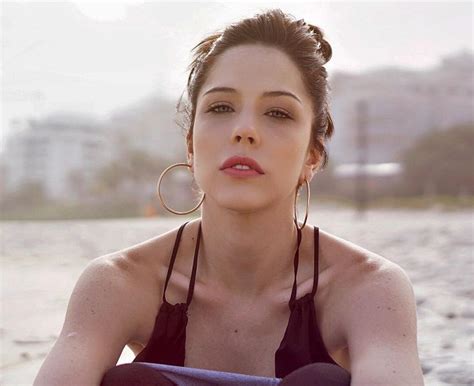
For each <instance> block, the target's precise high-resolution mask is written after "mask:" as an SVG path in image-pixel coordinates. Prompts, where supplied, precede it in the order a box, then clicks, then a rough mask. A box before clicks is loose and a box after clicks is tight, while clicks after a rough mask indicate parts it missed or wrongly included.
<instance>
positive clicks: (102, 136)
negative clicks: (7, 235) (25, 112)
mask: <svg viewBox="0 0 474 386" xmlns="http://www.w3.org/2000/svg"><path fill="white" fill-rule="evenodd" d="M11 124H12V125H13V130H12V132H14V135H11V136H10V137H8V138H7V139H6V146H5V149H4V153H3V154H2V169H3V172H2V180H3V182H2V189H3V190H4V192H12V191H16V190H18V189H20V188H21V186H24V185H26V184H31V183H37V184H38V186H39V187H41V189H42V190H43V192H44V194H45V195H46V196H47V197H49V198H52V199H59V200H62V199H70V198H76V197H78V196H80V194H81V191H82V189H83V187H84V185H85V184H86V183H87V182H88V181H90V180H91V178H92V176H93V175H94V172H95V171H96V170H97V168H98V167H99V166H100V165H103V164H104V163H105V162H107V161H108V160H109V159H110V156H111V152H110V147H109V146H108V145H107V138H106V133H105V131H104V129H103V128H102V125H101V124H100V123H99V122H97V121H95V120H93V119H90V118H88V117H85V116H84V115H79V114H69V113H67V114H66V113H59V114H54V115H51V116H48V117H46V118H44V119H26V120H15V121H13V122H11Z"/></svg>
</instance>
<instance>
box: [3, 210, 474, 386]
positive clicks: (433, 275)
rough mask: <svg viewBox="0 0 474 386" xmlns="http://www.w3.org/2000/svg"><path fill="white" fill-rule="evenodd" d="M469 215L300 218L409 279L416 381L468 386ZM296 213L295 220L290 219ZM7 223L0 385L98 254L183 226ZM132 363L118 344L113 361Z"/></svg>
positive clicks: (473, 330) (46, 331) (31, 359)
mask: <svg viewBox="0 0 474 386" xmlns="http://www.w3.org/2000/svg"><path fill="white" fill-rule="evenodd" d="M473 215H474V211H472V210H464V211H450V212H445V211H442V210H439V209H430V210H395V209H393V210H388V209H377V210H375V209H372V210H370V211H369V212H367V213H366V214H365V216H363V217H359V216H358V215H357V213H356V212H355V211H354V210H352V209H346V208H337V207H330V206H324V207H317V206H316V207H312V209H311V211H310V215H309V218H308V222H309V223H311V224H313V225H316V226H319V227H320V228H321V229H323V230H325V231H327V232H330V233H333V234H334V235H336V236H338V237H341V238H343V239H346V240H348V241H350V242H352V243H354V244H357V245H359V246H361V247H363V248H365V249H368V250H370V251H372V252H375V253H377V254H379V255H382V256H383V257H385V258H387V259H389V260H391V261H393V262H395V263H397V264H398V265H400V266H401V267H402V268H403V269H404V270H405V271H406V273H407V274H408V276H409V278H410V280H411V282H412V283H413V287H414V291H415V296H416V301H417V318H418V349H419V355H420V360H421V363H422V368H423V373H424V378H425V384H426V385H474V374H473V373H474V355H473V353H474V304H473V302H472V299H473V297H474V285H473V280H472V278H473V277H474V260H473V237H474V236H473V235H474V227H473V218H474V216H473ZM300 217H302V215H301V214H300ZM187 219H188V217H186V216H176V217H173V218H126V219H107V220H77V221H74V220H68V221H7V222H2V223H0V228H1V230H0V231H1V250H0V256H1V260H0V261H1V278H0V279H1V291H2V292H1V304H2V307H1V310H0V312H1V325H0V337H1V347H2V352H1V360H2V363H1V371H0V373H1V375H0V384H1V385H31V384H32V383H33V380H34V377H35V376H36V374H37V372H38V370H39V368H40V366H41V364H42V362H43V360H44V358H45V357H46V355H47V353H48V352H49V350H50V349H51V347H52V346H53V344H54V342H55V340H56V339H57V337H58V335H59V332H60V330H61V327H62V324H63V322H64V316H65V312H66V308H67V304H68V300H69V297H70V295H71V292H72V289H73V288H74V285H75V283H76V281H77V279H78V277H79V275H80V274H81V272H82V271H83V269H84V268H85V266H86V265H87V263H88V262H89V261H90V260H91V259H93V258H96V257H98V256H101V255H104V254H108V253H111V252H114V251H117V250H120V249H122V248H125V247H128V246H131V245H133V244H137V243H139V242H142V241H144V240H147V239H149V238H151V237H154V236H156V235H159V234H161V233H163V232H165V231H168V230H169V229H172V228H174V227H177V226H179V225H181V224H182V223H183V222H185V221H187ZM132 360H133V354H132V352H131V351H130V350H129V349H128V348H125V349H124V351H123V353H122V356H121V357H120V360H119V361H118V364H120V363H127V362H131V361H132Z"/></svg>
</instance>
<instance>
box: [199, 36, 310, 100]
mask: <svg viewBox="0 0 474 386" xmlns="http://www.w3.org/2000/svg"><path fill="white" fill-rule="evenodd" d="M218 86H229V87H234V88H236V89H237V90H239V91H241V92H245V93H247V92H248V93H255V94H260V93H261V92H262V90H264V91H266V90H279V89H284V90H287V91H290V92H292V93H294V94H296V95H297V96H298V97H299V98H300V99H301V100H302V99H303V98H308V96H307V94H306V90H305V88H304V84H303V80H302V78H301V74H300V71H299V69H298V67H296V65H295V64H294V63H293V62H292V61H291V59H290V58H289V56H288V55H287V54H285V53H284V52H282V51H281V50H279V49H277V48H274V47H267V46H263V45H255V44H254V45H241V46H237V47H232V48H230V49H228V50H226V51H224V52H223V53H222V54H221V55H219V56H218V57H217V59H216V61H215V62H214V64H213V66H212V67H211V69H210V71H209V74H208V76H207V79H206V82H205V83H204V85H203V87H202V88H201V90H200V95H202V94H203V93H204V92H206V91H207V90H208V89H210V88H212V87H218Z"/></svg>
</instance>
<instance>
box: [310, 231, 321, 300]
mask: <svg viewBox="0 0 474 386" xmlns="http://www.w3.org/2000/svg"><path fill="white" fill-rule="evenodd" d="M318 279H319V228H318V227H314V277H313V290H312V291H311V295H312V296H313V297H314V295H315V294H316V291H317V290H318Z"/></svg>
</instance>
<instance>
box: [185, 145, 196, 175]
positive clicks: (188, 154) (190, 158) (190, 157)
mask: <svg viewBox="0 0 474 386" xmlns="http://www.w3.org/2000/svg"><path fill="white" fill-rule="evenodd" d="M186 148H187V151H186V159H187V163H188V164H189V165H191V172H192V173H194V153H193V143H192V140H187V141H186Z"/></svg>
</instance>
